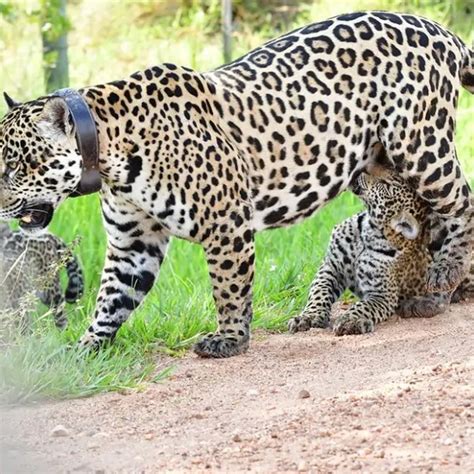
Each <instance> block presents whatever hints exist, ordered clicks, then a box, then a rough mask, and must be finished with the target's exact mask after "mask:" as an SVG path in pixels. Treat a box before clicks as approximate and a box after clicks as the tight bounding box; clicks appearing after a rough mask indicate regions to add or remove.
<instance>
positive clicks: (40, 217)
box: [17, 203, 54, 230]
mask: <svg viewBox="0 0 474 474" xmlns="http://www.w3.org/2000/svg"><path fill="white" fill-rule="evenodd" d="M53 214H54V207H53V206H52V205H51V204H47V203H42V204H36V205H35V206H34V207H27V208H25V209H23V210H22V211H21V213H20V215H18V216H17V217H18V218H19V219H20V227H21V228H22V229H26V230H30V229H44V228H45V227H47V226H48V225H49V223H50V222H51V219H52V218H53Z"/></svg>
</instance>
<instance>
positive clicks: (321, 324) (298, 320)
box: [288, 313, 329, 334]
mask: <svg viewBox="0 0 474 474" xmlns="http://www.w3.org/2000/svg"><path fill="white" fill-rule="evenodd" d="M328 326H329V318H328V317H323V316H320V317H310V316H305V314H304V313H303V314H302V315H301V316H295V317H294V318H291V319H290V320H289V321H288V331H289V332H290V333H292V334H294V333H296V332H302V331H308V330H309V329H311V328H323V329H324V328H327V327H328Z"/></svg>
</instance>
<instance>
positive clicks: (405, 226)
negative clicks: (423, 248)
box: [390, 211, 420, 240]
mask: <svg viewBox="0 0 474 474" xmlns="http://www.w3.org/2000/svg"><path fill="white" fill-rule="evenodd" d="M390 227H391V228H392V229H393V230H394V231H395V232H396V233H397V234H402V235H403V237H405V238H406V239H408V240H415V239H416V238H417V237H418V235H419V234H420V224H419V222H418V221H417V220H416V219H415V218H414V217H413V216H412V215H411V214H410V213H409V212H407V211H402V212H400V213H399V214H397V215H396V216H395V217H393V218H392V220H391V221H390Z"/></svg>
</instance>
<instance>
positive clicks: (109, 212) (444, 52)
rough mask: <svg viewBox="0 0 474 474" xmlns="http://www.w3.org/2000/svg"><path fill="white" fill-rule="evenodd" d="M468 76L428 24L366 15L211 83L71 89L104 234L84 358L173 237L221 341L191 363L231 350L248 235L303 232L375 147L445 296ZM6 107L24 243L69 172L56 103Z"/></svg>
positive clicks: (454, 272) (454, 248)
mask: <svg viewBox="0 0 474 474" xmlns="http://www.w3.org/2000/svg"><path fill="white" fill-rule="evenodd" d="M472 62H473V52H472V51H470V50H469V49H468V48H467V47H466V46H465V45H464V44H463V43H462V41H461V40H459V39H458V38H457V37H456V36H454V35H452V34H451V33H449V32H447V31H446V30H444V29H443V28H442V27H441V26H439V25H437V24H436V23H433V22H432V21H429V20H426V19H424V18H420V17H416V16H412V15H402V14H391V13H384V12H366V13H353V14H348V15H342V16H338V17H336V18H332V19H329V20H327V21H322V22H320V23H315V24H312V25H309V26H306V27H304V28H301V29H299V30H295V31H293V32H291V33H288V34H286V35H284V36H282V37H280V38H278V39H275V40H272V41H269V42H268V43H266V44H265V45H263V46H262V47H260V48H257V49H256V50H254V51H252V52H250V53H249V54H247V55H246V56H244V57H243V58H241V59H238V60H236V61H234V62H233V63H231V64H228V65H225V66H223V67H221V68H219V69H217V70H215V71H212V72H209V73H197V72H194V71H192V70H190V69H187V68H182V67H178V66H175V65H171V64H165V65H161V66H155V67H152V68H150V69H147V70H145V71H141V72H137V73H135V74H133V75H132V76H131V77H129V78H127V79H125V80H119V81H116V82H112V83H109V84H103V85H98V86H94V87H87V88H84V89H81V90H80V91H79V92H80V94H81V95H82V97H83V98H84V99H85V101H86V102H87V104H88V107H89V109H90V111H91V113H92V115H93V117H94V119H95V125H96V128H97V133H98V138H99V144H100V163H99V168H100V173H101V176H102V180H103V186H102V191H101V196H102V209H103V216H104V223H105V227H106V231H107V234H108V250H107V257H106V262H105V268H104V271H103V278H102V283H101V288H100V291H99V295H98V298H97V308H96V312H95V316H94V320H93V322H92V324H91V326H90V327H89V328H88V330H87V332H86V333H85V335H84V336H83V337H82V339H81V344H82V345H84V346H97V345H99V344H100V343H101V342H102V341H104V340H107V339H111V338H113V337H114V335H115V333H116V332H117V330H118V328H119V327H120V325H121V324H122V323H123V322H124V321H125V320H126V319H127V318H128V316H129V314H130V312H131V311H132V310H133V309H134V308H135V307H136V306H137V305H138V304H139V303H140V301H141V300H142V298H143V297H144V296H145V294H146V293H147V292H148V291H149V290H150V288H151V287H152V285H153V283H154V281H155V278H156V276H157V274H158V271H159V268H160V264H161V262H162V260H163V257H164V255H165V252H166V248H167V245H168V241H169V238H170V236H171V235H174V236H177V237H181V238H185V239H188V240H191V241H194V242H199V243H201V244H202V245H203V246H204V249H205V252H206V254H207V260H208V264H209V271H210V275H211V279H212V283H213V288H214V296H215V300H216V306H217V312H218V322H219V328H218V331H217V332H216V333H215V334H209V335H207V336H206V337H204V338H203V339H202V340H201V341H200V342H199V343H197V345H196V347H195V351H196V352H197V353H198V354H200V355H202V356H208V357H227V356H231V355H235V354H239V353H241V352H243V351H245V350H246V349H247V347H248V344H249V325H250V321H251V318H252V279H253V272H254V233H255V231H258V230H260V229H265V228H272V227H279V226H284V225H289V224H293V223H295V222H298V221H300V220H302V219H304V218H306V217H307V216H310V215H311V214H313V213H314V212H315V211H316V210H317V209H318V208H319V207H321V205H323V204H324V203H325V202H327V201H328V200H330V199H332V198H334V197H336V196H337V195H338V194H339V193H340V192H341V191H343V190H344V189H346V188H347V186H348V185H349V183H350V182H351V180H352V179H353V178H354V177H355V176H356V175H357V173H359V172H360V171H361V170H363V169H364V167H365V166H366V165H367V164H368V163H371V162H373V161H374V160H375V159H376V158H375V157H376V156H377V154H378V153H379V151H380V149H381V148H384V149H385V152H386V154H387V156H388V158H389V161H390V162H391V163H392V164H393V166H394V167H395V169H396V170H397V172H398V173H399V174H400V175H401V176H402V177H403V178H404V179H406V180H407V181H408V182H409V183H410V184H411V185H412V186H413V188H414V189H416V191H417V193H418V194H419V195H420V196H421V197H422V198H423V199H425V200H426V201H427V202H428V204H429V205H430V206H431V208H432V209H433V210H434V211H436V212H437V213H439V214H440V215H442V216H444V218H445V219H446V226H445V233H444V234H443V239H442V241H440V245H439V249H438V250H437V252H436V255H435V261H434V264H433V266H432V268H431V270H430V285H431V286H432V287H436V288H438V289H442V288H447V287H449V288H451V287H452V286H454V285H455V284H456V283H458V282H459V281H460V279H461V277H462V275H463V274H464V272H465V270H466V269H465V268H464V267H465V265H464V263H463V260H462V258H461V259H460V260H454V259H451V256H452V255H453V254H456V255H459V253H460V252H459V250H460V249H461V251H462V246H461V247H460V246H459V245H460V244H459V243H460V242H462V241H463V239H464V240H465V235H464V229H463V228H462V226H460V225H458V224H457V222H456V219H457V217H458V216H460V215H461V214H462V213H463V212H464V211H465V209H466V208H467V207H468V206H469V200H468V196H469V188H468V185H467V183H466V180H465V178H464V177H463V175H462V173H461V169H460V166H459V163H458V160H457V157H456V152H455V148H454V125H455V109H456V105H457V97H458V92H459V88H460V86H461V85H463V86H464V87H466V88H467V89H468V90H470V91H471V92H474V67H473V64H472ZM9 102H10V105H11V110H10V111H9V112H8V114H7V115H6V116H5V117H4V118H3V120H2V122H1V123H0V153H1V155H0V156H1V158H0V159H1V161H0V164H1V172H2V174H3V179H2V180H1V182H0V219H13V218H23V221H29V223H25V222H23V227H24V228H25V230H32V228H34V227H44V226H45V225H46V224H47V223H48V221H49V220H50V218H51V215H52V212H53V209H55V208H56V207H57V206H58V204H59V203H60V202H62V201H63V200H64V199H66V198H67V197H68V196H69V195H70V194H71V192H72V191H74V190H75V189H76V188H77V187H78V185H79V183H80V180H81V176H82V174H81V173H82V171H81V169H82V161H83V160H82V157H81V154H80V152H79V148H78V146H77V143H76V130H75V127H74V124H73V122H72V121H71V117H70V111H69V109H68V107H67V106H66V103H65V100H64V99H63V98H62V97H58V96H55V94H53V95H52V96H48V97H43V98H39V99H37V100H33V101H31V102H27V103H24V104H15V103H13V101H11V100H10V101H9ZM40 211H41V212H40ZM458 244H459V245H458ZM461 253H462V252H461Z"/></svg>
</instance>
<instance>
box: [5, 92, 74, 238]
mask: <svg viewBox="0 0 474 474" xmlns="http://www.w3.org/2000/svg"><path fill="white" fill-rule="evenodd" d="M5 99H6V102H7V105H8V106H9V110H8V112H7V114H6V115H5V117H3V119H2V120H1V121H0V220H11V219H20V226H21V227H22V229H23V230H24V231H26V232H27V233H36V232H38V231H39V230H41V229H44V228H45V227H46V226H47V225H48V224H49V223H50V221H51V219H52V217H53V213H54V210H55V209H56V207H57V206H58V205H59V204H60V203H61V202H62V201H63V200H64V199H65V198H66V197H67V196H68V195H69V194H70V193H71V192H72V191H74V190H75V189H76V188H77V186H78V184H79V181H80V179H81V169H82V168H81V167H82V158H81V155H80V153H79V150H78V147H77V143H76V139H75V130H74V125H73V121H72V118H71V117H70V113H69V110H68V108H67V106H66V103H65V102H64V100H63V99H61V98H59V97H44V98H40V99H37V100H34V101H32V102H26V103H24V104H19V103H17V102H14V101H13V100H12V99H10V98H9V97H8V96H7V95H6V94H5Z"/></svg>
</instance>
